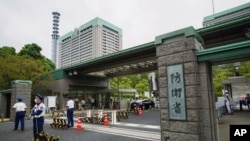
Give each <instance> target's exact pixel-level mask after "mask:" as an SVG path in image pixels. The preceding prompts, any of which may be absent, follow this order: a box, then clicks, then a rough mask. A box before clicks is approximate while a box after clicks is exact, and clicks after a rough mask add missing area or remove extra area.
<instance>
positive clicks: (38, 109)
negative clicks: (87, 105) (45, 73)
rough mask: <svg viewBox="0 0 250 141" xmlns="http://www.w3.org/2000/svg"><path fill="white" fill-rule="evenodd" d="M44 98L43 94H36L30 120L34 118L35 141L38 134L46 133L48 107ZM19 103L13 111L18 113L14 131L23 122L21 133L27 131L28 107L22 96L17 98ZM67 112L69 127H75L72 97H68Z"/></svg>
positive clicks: (14, 106)
mask: <svg viewBox="0 0 250 141" xmlns="http://www.w3.org/2000/svg"><path fill="white" fill-rule="evenodd" d="M43 99H44V98H43V96H42V95H41V94H39V93H38V94H36V96H35V99H34V102H35V105H34V107H33V109H32V110H31V113H30V115H29V116H30V118H33V136H34V139H37V133H41V132H44V130H43V126H44V115H45V109H46V106H45V104H44V103H43ZM17 101H18V102H17V103H15V104H14V105H13V109H14V110H15V112H16V116H15V125H14V129H13V130H14V131H17V130H18V125H19V122H21V131H24V130H25V123H24V118H25V115H26V109H27V106H26V104H25V103H24V102H23V99H22V97H21V96H18V97H17ZM66 110H67V119H68V125H69V127H74V119H73V112H74V101H73V100H72V98H71V97H68V101H67V104H66Z"/></svg>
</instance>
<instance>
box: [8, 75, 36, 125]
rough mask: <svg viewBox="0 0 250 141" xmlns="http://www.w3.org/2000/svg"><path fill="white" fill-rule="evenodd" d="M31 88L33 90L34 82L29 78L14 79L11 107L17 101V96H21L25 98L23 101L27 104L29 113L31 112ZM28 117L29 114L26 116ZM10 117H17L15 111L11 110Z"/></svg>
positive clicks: (12, 118)
mask: <svg viewBox="0 0 250 141" xmlns="http://www.w3.org/2000/svg"><path fill="white" fill-rule="evenodd" d="M31 90H32V82H31V81H27V80H15V81H12V91H11V108H12V107H13V105H14V104H15V103H16V102H17V97H18V96H21V97H22V98H23V102H24V103H25V104H26V106H27V109H26V111H27V113H30V110H31V108H32V107H31ZM26 118H27V116H26ZM10 119H11V120H12V121H14V119H15V111H14V110H11V114H10Z"/></svg>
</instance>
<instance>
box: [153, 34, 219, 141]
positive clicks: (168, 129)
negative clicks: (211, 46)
mask: <svg viewBox="0 0 250 141" xmlns="http://www.w3.org/2000/svg"><path fill="white" fill-rule="evenodd" d="M200 48H202V47H201V44H200V43H199V42H198V41H197V40H196V39H195V38H194V37H187V38H185V37H184V38H183V39H179V40H177V41H174V42H165V44H161V45H159V46H157V47H156V50H157V52H156V54H157V58H158V71H159V87H160V104H161V106H160V108H161V130H162V131H161V133H162V140H164V137H169V139H170V140H171V141H214V140H216V131H214V130H213V127H214V125H215V122H214V120H215V118H213V116H214V115H213V113H214V111H213V108H214V107H213V106H212V105H214V103H213V102H214V96H212V92H211V87H212V86H211V79H210V78H209V77H210V76H211V75H210V72H211V70H210V64H208V63H200V64H199V63H198V62H197V58H196V55H195V52H196V51H197V49H200ZM175 64H183V73H184V88H185V102H186V115H187V119H186V120H184V121H178V120H172V119H170V118H169V112H168V110H169V109H168V106H169V105H168V84H167V83H168V78H167V69H166V68H167V66H170V65H175ZM201 82H202V83H201Z"/></svg>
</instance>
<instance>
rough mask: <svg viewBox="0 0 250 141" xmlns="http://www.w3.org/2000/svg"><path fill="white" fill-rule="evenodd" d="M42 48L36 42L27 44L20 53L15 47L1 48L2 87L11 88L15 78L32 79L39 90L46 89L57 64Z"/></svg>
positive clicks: (0, 69)
mask: <svg viewBox="0 0 250 141" xmlns="http://www.w3.org/2000/svg"><path fill="white" fill-rule="evenodd" d="M41 50H42V48H41V47H39V46H38V45H37V44H34V43H33V44H27V45H25V46H24V47H23V48H22V49H21V50H20V52H19V53H16V52H15V49H14V48H13V47H6V46H5V47H2V48H0V89H9V88H11V81H13V80H31V81H32V83H33V86H32V87H33V88H36V90H37V91H39V90H42V89H46V85H47V84H48V82H50V81H52V75H51V71H52V70H54V69H55V65H54V64H53V62H52V61H51V60H49V59H48V58H46V57H44V56H43V55H42V54H41V53H40V51H41Z"/></svg>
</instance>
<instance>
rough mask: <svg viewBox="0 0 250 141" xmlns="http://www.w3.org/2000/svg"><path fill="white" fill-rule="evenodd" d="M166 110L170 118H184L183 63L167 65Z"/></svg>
mask: <svg viewBox="0 0 250 141" xmlns="http://www.w3.org/2000/svg"><path fill="white" fill-rule="evenodd" d="M167 79H168V80H167V81H168V110H169V118H170V119H172V120H186V119H187V117H186V96H185V87H184V74H183V64H178V65H172V66H167Z"/></svg>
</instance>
